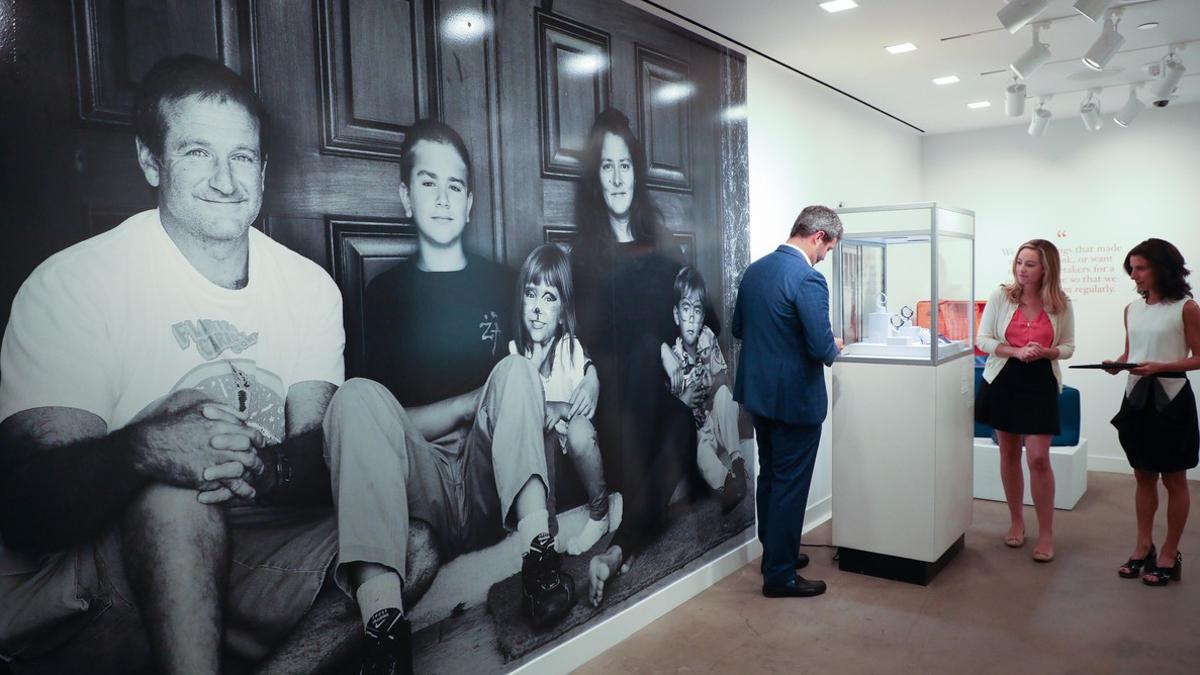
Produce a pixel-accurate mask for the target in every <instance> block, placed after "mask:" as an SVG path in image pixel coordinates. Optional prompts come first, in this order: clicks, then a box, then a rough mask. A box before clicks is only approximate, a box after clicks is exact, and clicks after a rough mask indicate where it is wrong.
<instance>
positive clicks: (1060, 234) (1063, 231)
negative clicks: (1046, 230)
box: [1055, 230, 1067, 239]
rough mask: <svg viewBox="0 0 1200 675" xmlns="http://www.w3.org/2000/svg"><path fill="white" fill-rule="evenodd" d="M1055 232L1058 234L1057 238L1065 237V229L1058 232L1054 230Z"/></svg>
mask: <svg viewBox="0 0 1200 675" xmlns="http://www.w3.org/2000/svg"><path fill="white" fill-rule="evenodd" d="M1055 234H1057V235H1058V238H1059V239H1066V238H1067V231H1066V230H1059V231H1058V232H1055Z"/></svg>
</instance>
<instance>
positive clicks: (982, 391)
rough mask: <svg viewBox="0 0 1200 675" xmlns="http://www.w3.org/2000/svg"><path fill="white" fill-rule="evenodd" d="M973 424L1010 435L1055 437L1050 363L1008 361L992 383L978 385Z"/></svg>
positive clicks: (1054, 391) (1055, 404) (1054, 382)
mask: <svg viewBox="0 0 1200 675" xmlns="http://www.w3.org/2000/svg"><path fill="white" fill-rule="evenodd" d="M975 421H976V422H981V423H983V424H987V425H989V426H991V427H992V428H994V429H997V430H999V431H1007V432H1008V433H1012V434H1030V435H1032V434H1039V435H1041V434H1045V435H1049V436H1054V435H1056V434H1058V432H1059V422H1058V380H1057V379H1055V377H1054V370H1053V369H1052V368H1051V366H1050V361H1048V360H1046V359H1039V360H1037V361H1033V362H1031V363H1025V362H1024V361H1022V360H1020V359H1016V358H1010V359H1009V360H1008V363H1005V364H1004V368H1002V369H1000V373H999V374H997V375H996V378H995V379H994V380H992V381H991V382H987V381H985V382H983V383H982V384H980V386H979V391H978V392H976V393H975Z"/></svg>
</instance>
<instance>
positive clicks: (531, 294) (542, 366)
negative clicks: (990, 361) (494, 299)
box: [508, 244, 609, 555]
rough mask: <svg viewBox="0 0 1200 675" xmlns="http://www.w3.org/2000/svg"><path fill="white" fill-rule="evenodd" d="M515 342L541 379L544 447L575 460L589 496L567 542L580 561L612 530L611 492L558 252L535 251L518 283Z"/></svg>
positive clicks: (564, 262)
mask: <svg viewBox="0 0 1200 675" xmlns="http://www.w3.org/2000/svg"><path fill="white" fill-rule="evenodd" d="M516 307H517V310H518V312H519V314H518V316H517V321H516V324H517V325H516V340H513V341H510V342H509V343H508V350H509V352H510V353H513V354H519V355H521V356H524V357H525V358H527V359H530V360H531V361H533V363H534V365H536V366H537V369H538V373H539V374H540V375H541V377H542V386H543V389H544V391H545V394H546V396H545V399H546V400H545V403H546V442H547V443H554V444H557V447H558V449H559V450H561V451H562V452H563V453H564V454H566V455H569V456H570V457H571V462H572V464H573V465H574V466H575V471H576V472H577V473H578V474H579V479H580V481H581V482H582V483H583V486H584V489H585V490H587V495H588V514H589V517H588V522H587V523H586V524H585V525H584V527H583V530H582V531H581V532H580V533H579V534H578V535H576V536H575V537H573V538H571V539H569V540H568V541H567V543H566V547H565V550H566V552H567V553H569V554H571V555H578V554H580V553H583V552H584V551H586V550H588V549H590V548H591V547H592V546H593V545H595V543H596V542H597V541H599V540H600V537H602V536H604V534H605V533H606V532H608V530H609V515H608V488H607V487H606V485H605V483H604V470H603V466H602V463H601V457H600V448H599V446H598V445H597V443H596V429H595V427H593V426H592V422H591V417H592V416H593V415H594V414H595V411H596V401H594V400H591V396H590V395H589V394H588V393H587V391H586V390H585V389H584V388H581V387H580V383H581V382H582V381H583V379H584V377H585V375H586V374H587V369H588V368H594V367H595V366H594V365H593V364H592V362H591V360H590V359H588V358H587V355H586V354H585V352H584V349H583V345H582V344H580V342H579V340H578V339H577V338H576V337H575V304H574V290H573V288H572V284H571V265H570V261H569V259H568V258H567V254H566V253H564V252H563V251H562V249H560V248H559V247H557V246H554V245H552V244H546V245H543V246H539V247H537V248H535V249H534V250H533V251H532V252H531V253H530V254H529V256H528V257H527V258H525V263H524V264H523V265H521V271H520V273H519V274H518V278H517V304H516Z"/></svg>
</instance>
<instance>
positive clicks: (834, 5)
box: [820, 0, 858, 14]
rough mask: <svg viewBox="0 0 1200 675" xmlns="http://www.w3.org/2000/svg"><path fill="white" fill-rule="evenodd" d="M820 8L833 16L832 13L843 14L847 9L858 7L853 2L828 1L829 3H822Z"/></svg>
mask: <svg viewBox="0 0 1200 675" xmlns="http://www.w3.org/2000/svg"><path fill="white" fill-rule="evenodd" d="M820 7H821V9H823V10H825V11H826V12H829V13H830V14H833V13H834V12H844V11H846V10H847V9H854V8H855V7H858V3H857V2H855V1H854V0H830V1H829V2H822V3H821V5H820Z"/></svg>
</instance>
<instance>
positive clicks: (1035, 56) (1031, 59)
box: [1008, 24, 1050, 80]
mask: <svg viewBox="0 0 1200 675" xmlns="http://www.w3.org/2000/svg"><path fill="white" fill-rule="evenodd" d="M1042 27H1043V26H1042V24H1035V25H1034V26H1033V44H1032V45H1030V47H1029V49H1026V50H1025V51H1024V52H1023V53H1022V54H1021V55H1020V56H1018V57H1017V58H1016V60H1015V61H1013V62H1012V63H1010V64H1008V67H1009V68H1010V69H1011V70H1012V71H1013V74H1015V75H1016V76H1017V77H1019V78H1021V79H1022V80H1028V79H1029V76H1030V75H1032V74H1033V71H1035V70H1037V69H1038V68H1041V67H1042V64H1043V63H1045V62H1047V61H1049V60H1050V48H1049V47H1047V46H1046V45H1045V43H1043V42H1041V41H1039V40H1038V32H1039V31H1040V30H1041V29H1042Z"/></svg>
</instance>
